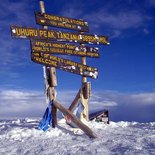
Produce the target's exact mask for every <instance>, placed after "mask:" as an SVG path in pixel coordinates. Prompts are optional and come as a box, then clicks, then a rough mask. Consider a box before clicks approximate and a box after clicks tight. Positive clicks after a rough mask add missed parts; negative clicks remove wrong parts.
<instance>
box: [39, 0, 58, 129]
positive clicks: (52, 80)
mask: <svg viewBox="0 0 155 155" xmlns="http://www.w3.org/2000/svg"><path fill="white" fill-rule="evenodd" d="M39 5H40V11H41V13H45V6H44V1H43V0H40V1H39ZM43 28H44V29H48V27H47V26H44V27H43ZM43 70H44V72H45V76H48V77H47V78H46V79H45V80H47V79H48V86H47V85H46V90H47V91H48V93H46V94H47V95H48V96H47V98H49V101H52V100H55V99H56V91H55V88H56V86H57V78H56V69H55V67H51V68H49V67H45V66H44V67H43ZM45 70H46V71H45ZM47 72H48V73H47ZM45 83H47V82H46V81H45ZM47 87H48V88H47ZM55 125H57V108H56V107H55V106H54V105H53V104H52V127H53V128H55Z"/></svg>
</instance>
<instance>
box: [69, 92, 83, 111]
mask: <svg viewBox="0 0 155 155" xmlns="http://www.w3.org/2000/svg"><path fill="white" fill-rule="evenodd" d="M80 93H81V89H80V90H79V92H78V93H77V95H76V97H75V99H74V100H73V102H72V103H71V105H70V107H69V110H70V111H73V109H74V107H75V106H76V105H77V103H78V101H79V99H80Z"/></svg>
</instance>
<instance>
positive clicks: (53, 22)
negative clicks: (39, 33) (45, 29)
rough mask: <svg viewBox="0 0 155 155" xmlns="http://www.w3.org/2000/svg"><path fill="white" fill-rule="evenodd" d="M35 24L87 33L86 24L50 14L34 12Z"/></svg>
mask: <svg viewBox="0 0 155 155" xmlns="http://www.w3.org/2000/svg"><path fill="white" fill-rule="evenodd" d="M35 17H36V23H37V24H39V25H48V26H54V27H60V28H67V29H73V30H78V31H81V32H88V31H89V30H88V22H86V21H84V20H79V19H73V18H68V17H60V16H55V15H51V14H46V13H43V14H41V13H40V12H35Z"/></svg>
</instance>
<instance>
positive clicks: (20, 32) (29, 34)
mask: <svg viewBox="0 0 155 155" xmlns="http://www.w3.org/2000/svg"><path fill="white" fill-rule="evenodd" d="M11 35H12V37H13V38H34V39H49V40H54V41H63V42H76V43H87V44H101V45H107V44H109V42H108V37H107V36H103V35H94V34H81V33H74V32H64V31H56V30H45V29H36V28H28V27H20V26H13V25H12V26H11Z"/></svg>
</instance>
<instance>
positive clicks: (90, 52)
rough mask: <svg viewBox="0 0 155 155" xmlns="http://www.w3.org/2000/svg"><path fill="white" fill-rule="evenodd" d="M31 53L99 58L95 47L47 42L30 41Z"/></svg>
mask: <svg viewBox="0 0 155 155" xmlns="http://www.w3.org/2000/svg"><path fill="white" fill-rule="evenodd" d="M30 45H31V50H32V52H42V53H49V54H58V55H59V54H60V55H71V56H80V57H83V56H85V57H90V58H98V57H99V56H100V54H99V49H98V48H97V47H91V46H85V45H77V44H70V43H61V42H54V41H49V40H38V39H37V40H36V39H31V42H30Z"/></svg>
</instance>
